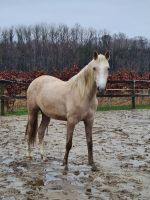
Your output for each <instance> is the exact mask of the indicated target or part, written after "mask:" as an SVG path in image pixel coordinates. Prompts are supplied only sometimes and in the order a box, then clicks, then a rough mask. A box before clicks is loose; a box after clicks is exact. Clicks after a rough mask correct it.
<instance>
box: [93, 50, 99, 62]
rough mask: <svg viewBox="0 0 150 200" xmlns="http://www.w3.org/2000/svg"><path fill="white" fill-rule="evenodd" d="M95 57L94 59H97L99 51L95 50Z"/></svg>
mask: <svg viewBox="0 0 150 200" xmlns="http://www.w3.org/2000/svg"><path fill="white" fill-rule="evenodd" d="M93 58H94V60H96V59H97V58H98V53H97V51H95V52H94V55H93Z"/></svg>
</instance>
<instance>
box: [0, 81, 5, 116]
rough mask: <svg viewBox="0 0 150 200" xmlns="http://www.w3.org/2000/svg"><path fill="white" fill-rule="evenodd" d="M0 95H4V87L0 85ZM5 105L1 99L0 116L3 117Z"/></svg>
mask: <svg viewBox="0 0 150 200" xmlns="http://www.w3.org/2000/svg"><path fill="white" fill-rule="evenodd" d="M0 94H1V95H4V85H3V84H2V85H1V87H0ZM4 107H5V103H4V99H3V98H2V99H1V115H5V109H4Z"/></svg>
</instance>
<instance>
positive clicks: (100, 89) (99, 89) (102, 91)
mask: <svg viewBox="0 0 150 200" xmlns="http://www.w3.org/2000/svg"><path fill="white" fill-rule="evenodd" d="M97 90H98V92H99V94H100V95H103V94H104V92H105V89H102V88H100V87H97Z"/></svg>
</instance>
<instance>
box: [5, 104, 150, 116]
mask: <svg viewBox="0 0 150 200" xmlns="http://www.w3.org/2000/svg"><path fill="white" fill-rule="evenodd" d="M131 109H132V108H131V105H111V106H109V105H107V106H98V108H97V111H111V110H131ZM136 109H150V105H136ZM26 114H27V109H26V108H23V107H22V108H18V109H16V110H15V111H14V112H6V113H5V115H7V116H8V115H18V116H19V115H26Z"/></svg>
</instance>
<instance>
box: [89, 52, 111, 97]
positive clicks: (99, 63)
mask: <svg viewBox="0 0 150 200" xmlns="http://www.w3.org/2000/svg"><path fill="white" fill-rule="evenodd" d="M109 58H110V55H109V52H106V53H105V55H102V54H100V55H98V53H97V52H94V59H93V62H92V64H93V71H94V79H95V82H96V86H97V89H98V91H99V93H100V94H104V91H105V88H106V83H107V78H108V72H109V68H110V67H109V63H108V60H109Z"/></svg>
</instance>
